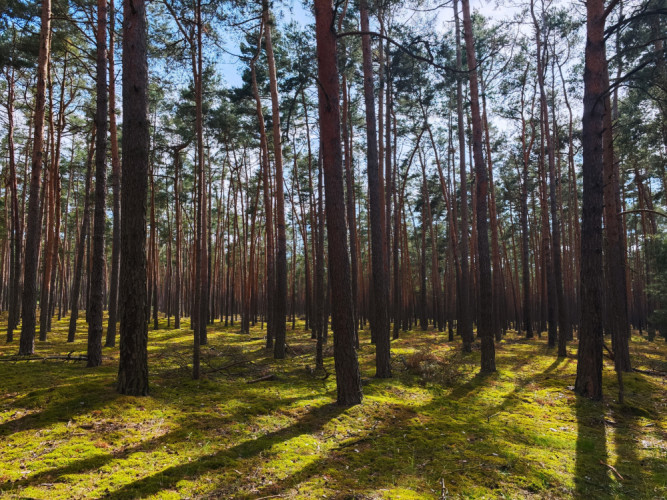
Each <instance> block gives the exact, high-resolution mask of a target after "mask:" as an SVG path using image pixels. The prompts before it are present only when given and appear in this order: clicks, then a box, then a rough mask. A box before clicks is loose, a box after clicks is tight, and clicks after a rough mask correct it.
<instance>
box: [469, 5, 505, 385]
mask: <svg viewBox="0 0 667 500" xmlns="http://www.w3.org/2000/svg"><path fill="white" fill-rule="evenodd" d="M461 5H462V9H463V31H464V34H465V42H466V55H467V57H468V67H469V70H470V71H469V73H468V74H469V80H470V111H471V115H472V132H473V141H472V146H473V160H474V163H475V184H476V189H477V200H476V203H477V252H478V254H479V255H478V259H479V296H480V304H484V307H480V314H479V322H478V324H477V334H478V335H479V337H480V339H481V341H482V361H481V365H482V366H481V370H482V373H490V372H494V371H496V354H495V344H494V338H493V325H492V321H493V316H492V311H491V310H490V309H489V307H487V306H486V305H488V304H491V303H492V292H491V259H490V256H489V231H488V220H487V196H488V183H489V175H488V171H487V169H486V166H485V165H484V157H483V153H482V119H481V115H480V109H479V90H478V84H477V58H476V56H475V43H474V40H473V33H472V20H471V17H470V4H469V0H461ZM462 187H463V186H462Z"/></svg>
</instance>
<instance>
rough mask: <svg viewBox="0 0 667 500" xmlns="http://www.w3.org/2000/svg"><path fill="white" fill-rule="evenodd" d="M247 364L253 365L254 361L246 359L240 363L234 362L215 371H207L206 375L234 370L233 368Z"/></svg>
mask: <svg viewBox="0 0 667 500" xmlns="http://www.w3.org/2000/svg"><path fill="white" fill-rule="evenodd" d="M246 363H252V361H249V360H245V359H242V360H240V361H234V362H233V363H229V364H227V365H224V366H219V367H218V368H214V369H212V370H209V371H207V372H205V373H206V374H209V373H215V372H220V371H223V370H227V369H228V368H232V367H234V366H238V365H244V364H246Z"/></svg>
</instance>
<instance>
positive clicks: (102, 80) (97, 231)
mask: <svg viewBox="0 0 667 500" xmlns="http://www.w3.org/2000/svg"><path fill="white" fill-rule="evenodd" d="M106 41H107V1H106V0H97V111H96V114H95V126H96V127H97V138H96V142H97V144H96V147H95V216H94V226H93V227H94V229H93V272H92V275H91V277H90V280H91V295H90V299H91V300H90V323H88V364H87V366H89V367H93V366H99V365H101V364H102V311H103V309H104V304H103V297H104V290H103V288H104V233H105V229H106V227H105V226H106V214H105V201H106V187H107V182H106V181H107V179H106V152H107V114H108V100H107V47H106Z"/></svg>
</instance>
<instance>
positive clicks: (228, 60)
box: [217, 0, 521, 87]
mask: <svg viewBox="0 0 667 500" xmlns="http://www.w3.org/2000/svg"><path fill="white" fill-rule="evenodd" d="M432 3H434V2H432ZM470 5H471V7H472V9H473V12H475V11H478V12H480V13H481V14H482V15H484V16H485V17H488V18H491V19H493V20H501V19H510V18H511V17H512V16H514V15H515V14H516V13H518V12H520V10H521V9H520V8H519V7H516V6H513V5H509V4H505V5H498V2H497V0H493V1H488V0H471V2H470ZM460 8H461V7H460V4H459V9H460ZM274 9H275V10H276V11H275V12H274V14H275V15H276V17H277V18H278V22H279V23H280V25H281V26H285V25H287V24H289V23H290V22H296V23H298V24H300V25H301V26H306V25H308V24H311V23H314V22H315V19H314V17H313V15H312V13H311V12H310V10H309V9H308V8H307V7H305V6H304V4H303V1H302V0H287V1H284V2H275V3H274ZM425 9H427V8H425ZM404 15H405V21H406V22H414V21H416V20H417V18H418V17H420V16H421V18H422V19H424V20H426V21H427V22H429V21H434V24H435V26H436V27H437V29H438V30H443V31H444V30H445V29H446V26H447V24H448V23H451V22H452V20H453V19H452V7H451V2H448V4H447V5H446V6H443V7H440V8H437V9H435V10H433V11H427V12H413V13H412V14H411V13H410V12H409V11H408V10H407V9H404ZM372 22H373V21H372V20H371V23H372ZM225 48H226V49H227V50H228V51H229V52H230V53H237V52H238V40H230V41H229V43H228V44H226V45H225ZM217 64H218V66H219V69H220V73H221V74H222V75H223V78H224V81H225V82H226V83H227V84H228V85H229V86H232V87H237V86H240V85H241V83H242V80H241V75H242V73H243V70H244V68H245V65H244V64H239V62H238V60H237V59H236V58H235V57H233V56H231V55H229V54H226V55H223V56H222V57H220V59H219V60H218V62H217Z"/></svg>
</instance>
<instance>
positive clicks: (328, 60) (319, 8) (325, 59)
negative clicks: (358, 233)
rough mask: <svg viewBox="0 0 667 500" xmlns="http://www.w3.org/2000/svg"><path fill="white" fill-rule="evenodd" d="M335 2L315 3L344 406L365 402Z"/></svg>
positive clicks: (336, 345) (340, 391) (336, 357)
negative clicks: (345, 178) (349, 242)
mask: <svg viewBox="0 0 667 500" xmlns="http://www.w3.org/2000/svg"><path fill="white" fill-rule="evenodd" d="M333 18H334V9H333V5H332V2H331V0H316V1H315V30H316V38H317V61H318V77H319V82H320V85H319V88H318V93H319V111H320V134H321V147H322V163H323V167H324V174H325V176H326V205H327V206H326V212H327V230H328V241H329V269H330V274H329V275H330V277H331V292H332V293H331V294H332V297H331V298H332V301H331V302H332V328H333V331H334V365H335V369H336V386H337V396H338V397H337V402H338V404H339V405H354V404H359V403H361V398H362V393H361V375H360V372H359V363H358V361H357V352H356V350H355V346H354V315H353V307H352V296H351V293H350V292H351V283H350V262H349V258H348V253H347V238H346V232H347V231H346V229H347V228H346V221H345V198H344V190H343V165H342V151H341V135H340V104H339V83H338V64H337V60H336V32H335V30H334V22H333V20H334V19H333Z"/></svg>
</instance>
